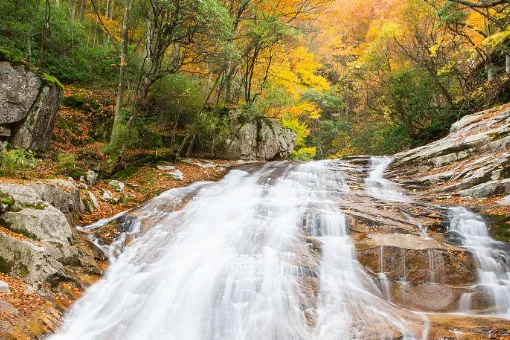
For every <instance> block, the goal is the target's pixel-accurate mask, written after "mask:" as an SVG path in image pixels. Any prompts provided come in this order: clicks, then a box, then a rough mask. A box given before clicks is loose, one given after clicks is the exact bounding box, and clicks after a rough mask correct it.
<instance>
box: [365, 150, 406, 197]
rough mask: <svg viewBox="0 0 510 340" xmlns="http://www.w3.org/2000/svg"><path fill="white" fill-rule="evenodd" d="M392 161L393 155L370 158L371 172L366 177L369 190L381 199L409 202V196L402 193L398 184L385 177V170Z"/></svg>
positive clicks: (370, 193)
mask: <svg viewBox="0 0 510 340" xmlns="http://www.w3.org/2000/svg"><path fill="white" fill-rule="evenodd" d="M392 161H393V158H392V157H372V158H371V159H370V173H369V175H368V177H367V178H366V179H365V183H366V184H367V191H368V193H369V195H371V196H373V197H375V198H378V199H381V200H385V201H395V202H408V201H409V198H408V197H406V196H405V195H404V194H402V192H401V191H400V190H399V188H398V186H397V185H396V184H395V183H393V182H391V181H389V180H387V179H386V178H384V172H385V171H386V169H387V168H388V166H389V165H390V164H391V162H392Z"/></svg>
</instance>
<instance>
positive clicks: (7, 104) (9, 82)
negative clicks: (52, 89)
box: [0, 61, 42, 124]
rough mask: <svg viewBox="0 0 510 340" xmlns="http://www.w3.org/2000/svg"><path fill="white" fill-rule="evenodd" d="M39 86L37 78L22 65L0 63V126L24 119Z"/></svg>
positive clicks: (39, 81) (37, 92)
mask: <svg viewBox="0 0 510 340" xmlns="http://www.w3.org/2000/svg"><path fill="white" fill-rule="evenodd" d="M41 85H42V83H41V80H40V79H39V77H37V76H36V75H35V74H34V73H32V72H30V71H28V70H27V69H26V67H25V66H24V65H17V66H13V65H11V64H10V63H9V62H5V61H3V62H0V124H12V123H15V122H19V121H20V120H22V119H23V118H25V117H26V116H27V114H28V111H29V110H30V108H31V107H32V104H33V103H34V102H35V100H36V98H37V96H38V94H39V89H40V88H41Z"/></svg>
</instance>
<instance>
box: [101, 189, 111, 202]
mask: <svg viewBox="0 0 510 340" xmlns="http://www.w3.org/2000/svg"><path fill="white" fill-rule="evenodd" d="M112 199H113V195H112V193H111V192H109V191H108V190H104V191H103V196H101V200H103V201H105V202H110V201H111V200H112Z"/></svg>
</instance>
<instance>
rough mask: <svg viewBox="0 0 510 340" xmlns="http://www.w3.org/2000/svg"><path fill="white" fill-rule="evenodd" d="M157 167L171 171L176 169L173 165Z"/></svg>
mask: <svg viewBox="0 0 510 340" xmlns="http://www.w3.org/2000/svg"><path fill="white" fill-rule="evenodd" d="M157 168H158V169H159V170H161V171H164V172H168V171H172V170H175V169H176V167H175V166H173V165H158V166H157Z"/></svg>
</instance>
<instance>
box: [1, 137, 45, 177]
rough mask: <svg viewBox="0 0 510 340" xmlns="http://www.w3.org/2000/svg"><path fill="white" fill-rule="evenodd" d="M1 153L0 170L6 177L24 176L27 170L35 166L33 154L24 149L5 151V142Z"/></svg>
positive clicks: (35, 161)
mask: <svg viewBox="0 0 510 340" xmlns="http://www.w3.org/2000/svg"><path fill="white" fill-rule="evenodd" d="M3 150H4V151H3V152H2V153H1V154H0V170H1V172H2V173H3V174H4V175H8V176H17V175H21V176H23V177H24V176H25V175H26V172H27V171H28V170H31V169H34V168H35V167H36V165H37V160H36V159H35V153H34V152H33V151H32V150H26V149H11V150H7V142H5V143H4V144H3Z"/></svg>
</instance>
